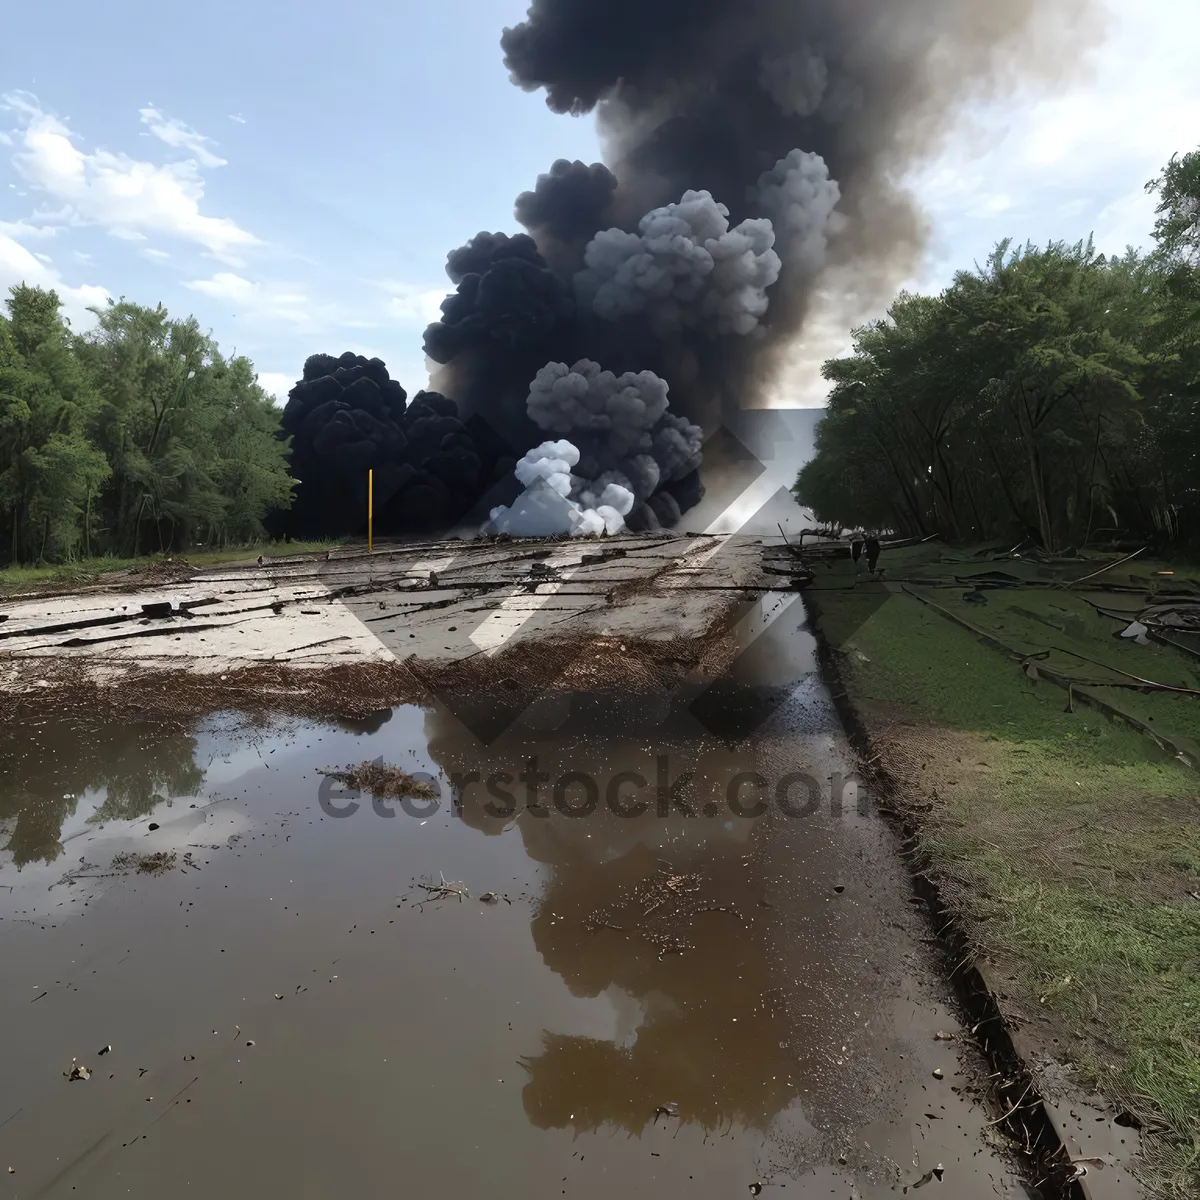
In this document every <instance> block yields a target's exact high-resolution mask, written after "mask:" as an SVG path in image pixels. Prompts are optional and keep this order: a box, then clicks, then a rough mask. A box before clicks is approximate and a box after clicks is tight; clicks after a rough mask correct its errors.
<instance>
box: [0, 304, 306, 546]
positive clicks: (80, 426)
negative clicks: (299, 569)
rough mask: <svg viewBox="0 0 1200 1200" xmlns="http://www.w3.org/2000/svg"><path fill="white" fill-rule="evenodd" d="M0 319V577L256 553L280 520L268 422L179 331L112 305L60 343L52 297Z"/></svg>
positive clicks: (208, 352)
mask: <svg viewBox="0 0 1200 1200" xmlns="http://www.w3.org/2000/svg"><path fill="white" fill-rule="evenodd" d="M7 309H8V316H7V318H6V317H3V316H0V562H12V563H30V562H67V561H72V560H74V559H76V558H79V557H90V556H94V555H104V554H110V555H119V556H127V555H137V554H142V553H147V552H150V551H169V550H180V549H186V548H189V547H192V546H194V545H196V544H197V543H200V544H205V545H218V546H224V545H230V544H236V543H240V542H247V541H252V540H255V539H258V538H261V537H262V535H263V532H264V526H263V522H264V519H265V518H266V516H267V514H268V513H269V512H271V511H272V510H276V509H281V508H287V507H288V506H289V505H290V504H291V492H292V482H291V479H290V477H289V475H288V471H287V443H286V441H285V440H283V439H282V437H281V436H280V426H279V416H280V414H279V410H278V409H276V408H275V406H274V404H273V403H272V401H271V399H270V397H269V396H267V394H266V393H265V392H264V391H263V390H262V388H260V387H259V386H258V384H257V382H256V381H255V375H254V368H253V366H252V365H251V363H250V362H249V360H247V359H246V358H242V357H235V358H231V359H225V358H224V357H222V355H221V354H220V352H219V350H218V348H217V346H216V344H215V343H214V342H213V341H212V339H211V338H210V337H208V336H207V335H205V334H204V333H202V332H201V330H200V328H199V326H198V325H197V324H196V322H195V320H194V319H192V318H189V319H187V320H182V321H180V320H173V319H171V318H170V317H169V316H168V314H167V312H166V310H165V309H164V308H163V307H162V306H161V305H159V306H158V307H156V308H144V307H141V306H138V305H135V304H131V303H128V302H126V301H124V300H122V301H120V302H114V301H109V303H108V305H107V306H106V307H105V308H102V309H95V310H93V311H94V312H95V313H96V317H97V322H98V324H97V327H96V329H95V330H93V331H91V332H90V333H88V334H85V335H83V336H78V335H74V334H72V333H71V331H70V330H69V328H68V326H67V323H66V322H65V321H64V320H63V318H62V316H61V314H60V312H59V300H58V297H57V296H56V295H55V293H54V292H49V291H43V290H41V289H37V288H29V287H24V286H22V287H17V288H13V289H12V291H11V294H10V299H9V300H8V302H7Z"/></svg>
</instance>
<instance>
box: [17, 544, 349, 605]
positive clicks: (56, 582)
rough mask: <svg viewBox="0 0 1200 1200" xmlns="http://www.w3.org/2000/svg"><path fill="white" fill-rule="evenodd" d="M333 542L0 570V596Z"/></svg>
mask: <svg viewBox="0 0 1200 1200" xmlns="http://www.w3.org/2000/svg"><path fill="white" fill-rule="evenodd" d="M336 544H337V543H335V542H263V543H260V544H255V545H252V546H237V547H233V548H230V549H225V550H197V551H194V552H192V553H190V554H173V555H165V554H149V555H142V556H141V557H139V558H117V557H115V556H112V555H106V556H104V557H103V558H85V559H78V560H76V561H75V562H69V563H58V564H53V565H50V564H44V563H43V564H38V565H36V566H15V567H4V568H0V596H2V595H6V594H7V595H11V594H13V593H16V592H25V591H30V590H33V589H37V588H42V587H51V588H53V587H70V586H75V585H80V584H86V583H91V582H94V581H96V580H98V579H100V578H101V577H102V576H104V575H115V574H118V573H120V572H129V571H138V570H140V569H145V568H150V567H153V566H154V564H156V563H165V562H168V561H169V562H172V563H182V564H186V565H188V566H193V567H211V566H218V565H220V564H221V563H232V562H249V561H251V560H253V559H255V558H257V557H258V555H260V554H261V555H263V556H264V557H266V558H287V557H290V556H292V555H296V554H316V553H319V552H321V551H324V550H328V549H329V548H330V547H331V546H333V545H336Z"/></svg>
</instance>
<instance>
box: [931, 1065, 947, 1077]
mask: <svg viewBox="0 0 1200 1200" xmlns="http://www.w3.org/2000/svg"><path fill="white" fill-rule="evenodd" d="M933 1077H934V1079H945V1078H946V1072H945V1071H943V1070H942V1068H941V1067H934V1068H933Z"/></svg>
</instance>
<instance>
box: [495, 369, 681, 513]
mask: <svg viewBox="0 0 1200 1200" xmlns="http://www.w3.org/2000/svg"><path fill="white" fill-rule="evenodd" d="M667 392H668V386H667V382H666V380H664V379H661V378H660V377H659V376H658V375H655V374H654V372H652V371H639V372H637V373H634V372H632V371H628V372H626V373H625V374H623V375H614V374H613V372H612V371H605V370H603V369H602V368H601V366H600V364H599V363H596V362H592V361H591V360H590V359H586V358H585V359H581V360H580V361H579V362H577V363H575V364H574V366H570V367H568V366H567V364H566V363H560V362H552V363H547V364H546V366H544V367H543V368H542V369H541V370H540V371H539V372H538V373H537V375H536V377H535V378H534V381H533V385H532V387H531V388H530V389H529V395H528V397H527V399H526V409H527V411H528V414H529V417H530V419H531V420H532V421H533V422H534V424H536V425H537V426H538V428H539V429H541V430H543V431H544V432H545V433H549V434H559V435H564V437H563V440H559V441H546V442H543V443H542V444H541V445H540V446H538V447H536V448H535V449H534V450H531V451H530V452H529V454H527V455H526V456H525V457H524V458H523V459H522V460H521V461H520V462H519V463H518V464H517V468H516V476H517V478H518V479H519V480H520V481H521V482H522V483H523V484H525V485H526V486H527V487H528V486H529V485H530V484H532V483H533V481H534V479H539V480H542V481H544V482H546V483H548V484H549V485H550V486H551V488H552V489H553V490H554V491H555V492H557V493H558V494H559V495H560V496H562V497H564V498H565V499H567V500H569V501H570V502H571V503H572V504H573V505H574V506H575V507H576V508H577V509H578V510H580V511H581V512H584V513H591V512H596V513H598V514H599V520H597V519H589V520H587V521H585V522H583V523H582V524H580V523H578V522H575V521H574V520H573V519H571V518H570V517H569V515H567V516H566V518H565V519H568V520H570V521H571V527H570V528H569V529H564V530H562V532H572V533H593V532H600V531H601V530H600V528H597V527H596V526H597V525H599V524H601V523H602V527H603V530H604V531H605V532H607V533H615V532H616V531H617V530H618V529H619V528H621V526H622V525H624V524H626V523H628V524H629V525H630V526H632V527H633V528H636V529H652V528H657V527H658V526H659V525H673V524H674V523H675V522H676V521H678V520H679V516H680V513H681V510H682V509H684V508H687V507H690V506H691V505H692V504H694V503H695V502H696V500H697V499H699V494H700V493H699V485H698V481H697V479H696V472H697V469H698V467H699V466H700V457H701V442H702V439H703V433H702V431H701V429H700V427H699V426H697V425H693V424H692V423H691V422H690V421H688V420H687V419H686V418H685V417H680V416H678V415H676V414H674V413H671V412H669V411H668V407H669V400H668V396H667ZM542 500H544V501H545V502H546V503H548V504H550V505H551V506H553V504H554V502H553V500H550V499H549V498H546V497H542ZM531 503H532V501H531ZM544 507H545V504H541V503H539V505H538V506H537V523H539V524H540V523H541V521H542V515H543V509H544ZM605 510H610V511H605ZM612 510H615V512H614V511H612ZM618 514H619V517H620V518H621V519H617V520H614V516H616V515H618ZM491 525H492V527H493V528H494V529H496V531H497V532H508V533H516V532H528V533H532V532H533V528H532V525H530V524H529V522H528V521H526V522H522V519H521V515H520V513H518V512H517V511H515V506H514V510H513V511H509V510H507V509H504V510H501V509H497V510H496V511H495V512H493V513H492V516H491Z"/></svg>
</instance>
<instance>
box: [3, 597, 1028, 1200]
mask: <svg viewBox="0 0 1200 1200" xmlns="http://www.w3.org/2000/svg"><path fill="white" fill-rule="evenodd" d="M755 622H757V623H755ZM751 626H752V628H750V630H749V633H748V634H747V635H746V636H745V639H744V640H745V644H746V646H747V650H746V653H744V654H743V655H742V656H741V657H740V658H739V659H738V661H737V664H736V666H735V671H734V675H733V677H732V678H731V679H730V680H728V681H724V682H722V683H720V684H719V685H716V686H712V685H705V684H704V683H703V682H696V683H693V684H690V685H688V686H686V687H681V688H680V689H679V690H678V691H676V692H674V693H670V694H662V695H651V696H631V695H604V694H594V693H591V694H577V695H568V696H554V697H549V698H547V699H545V700H544V701H540V702H536V703H534V704H533V705H531V706H529V707H526V708H524V709H522V710H521V711H515V712H509V713H505V714H502V717H501V718H495V716H494V714H493V717H492V719H489V720H486V721H481V720H480V719H479V714H478V711H477V709H476V708H475V707H473V706H471V705H470V704H455V703H453V702H452V704H451V706H450V707H446V706H444V705H441V706H438V707H436V708H433V709H429V710H425V711H423V710H420V709H416V708H400V709H396V710H394V711H390V712H385V713H381V714H379V715H378V716H376V717H375V718H373V719H372V720H369V721H365V722H347V723H345V724H344V725H343V726H332V725H327V726H318V725H314V724H298V723H292V724H290V725H273V726H268V727H265V728H264V727H258V728H254V727H250V726H248V725H247V724H246V723H245V722H244V721H243V720H240V719H237V718H233V717H229V716H226V717H220V718H216V719H213V718H209V719H207V720H205V721H203V722H199V723H195V724H192V725H186V726H182V727H181V726H174V725H172V726H166V725H153V724H148V725H144V726H138V725H136V724H124V725H122V726H120V727H117V728H114V727H111V726H104V725H102V724H96V725H94V726H87V725H86V724H84V723H81V722H78V721H75V722H73V723H71V724H66V723H64V722H62V721H56V720H54V719H52V718H51V717H49V716H47V717H44V718H40V719H39V720H38V721H37V722H35V723H31V724H30V725H29V727H27V728H23V729H21V730H9V731H7V733H6V734H5V735H4V740H3V742H2V743H0V779H2V780H3V782H2V783H0V846H3V847H7V849H5V850H3V851H0V918H2V919H0V961H2V962H3V963H4V970H3V974H2V977H0V1029H3V1031H4V1033H3V1035H2V1036H0V1046H2V1062H3V1069H2V1070H0V1195H2V1196H11V1197H36V1196H47V1197H65V1196H70V1195H84V1196H88V1197H98V1198H106V1197H116V1196H134V1197H151V1196H153V1197H161V1196H177V1195H195V1196H216V1195H222V1196H226V1197H230V1198H237V1197H261V1196H276V1195H279V1196H289V1197H329V1196H355V1197H374V1196H385V1195H387V1196H391V1195H395V1194H398V1193H399V1194H404V1195H408V1194H424V1195H432V1194H438V1195H447V1196H455V1197H475V1196H479V1197H485V1196H486V1197H489V1198H493V1197H507V1196H513V1197H522V1198H525V1197H530V1196H533V1197H543V1196H545V1197H549V1196H558V1195H566V1196H575V1197H596V1198H600V1197H605V1198H607V1197H611V1196H614V1195H618V1194H623V1195H628V1196H635V1197H641V1196H647V1197H649V1196H654V1197H664V1196H665V1197H676V1196H678V1197H696V1198H702V1197H737V1196H744V1195H755V1194H759V1192H760V1190H761V1192H762V1194H768V1195H770V1194H780V1195H783V1196H789V1195H790V1196H800V1197H818V1196H820V1197H825V1196H832V1197H846V1198H849V1197H859V1198H860V1200H869V1198H872V1197H883V1196H892V1195H900V1194H906V1189H907V1190H908V1191H912V1190H913V1189H918V1190H919V1194H920V1195H922V1196H927V1195H939V1194H940V1195H944V1196H952V1197H955V1200H974V1198H976V1197H994V1196H1002V1197H1007V1196H1020V1195H1023V1194H1024V1193H1023V1192H1022V1190H1021V1186H1020V1184H1019V1183H1018V1181H1017V1179H1016V1175H1015V1173H1014V1171H1013V1169H1012V1167H1011V1165H1010V1164H1009V1161H1008V1159H1007V1157H1006V1156H1005V1154H1004V1152H1003V1150H1002V1148H1001V1147H1000V1146H999V1137H998V1135H996V1134H995V1133H994V1131H993V1127H992V1126H991V1125H990V1124H989V1122H990V1121H992V1120H993V1119H994V1117H995V1116H997V1115H998V1114H996V1113H991V1112H989V1111H987V1110H986V1109H985V1108H984V1107H983V1106H982V1105H981V1103H979V1102H978V1096H979V1094H980V1092H981V1088H982V1080H983V1076H984V1075H985V1073H986V1069H985V1068H984V1067H983V1066H982V1064H981V1063H980V1062H979V1061H977V1060H976V1058H975V1056H974V1053H973V1051H972V1050H971V1048H970V1044H969V1040H968V1039H966V1038H965V1035H964V1032H963V1030H962V1029H961V1027H960V1026H959V1024H958V1022H957V1020H956V1018H955V1016H954V1014H953V1011H952V1009H951V1007H950V1006H949V1004H948V1001H947V994H946V992H945V989H944V985H943V984H942V983H940V982H939V980H940V978H941V967H940V966H939V964H938V963H937V962H936V961H935V959H934V957H933V950H932V948H931V946H930V945H929V944H928V943H929V941H930V932H929V928H928V926H927V924H926V923H925V921H924V918H923V916H922V914H921V910H920V909H919V907H918V906H917V905H916V904H915V903H914V902H913V897H912V893H911V890H910V888H909V885H908V883H907V880H906V877H905V874H904V869H903V867H902V865H901V863H900V860H899V858H898V856H897V853H896V846H895V843H894V839H893V835H892V833H891V831H890V830H889V828H888V827H887V826H886V824H885V823H884V822H883V821H882V820H880V819H879V817H878V816H876V815H875V814H874V813H873V812H872V810H871V807H870V803H869V798H868V797H865V796H863V795H861V794H860V793H859V791H858V789H857V788H856V786H855V784H854V783H853V781H852V780H850V779H849V778H848V777H849V776H850V758H849V753H848V751H847V749H846V746H845V743H844V739H843V736H842V733H841V730H840V729H839V727H838V725H837V722H836V719H835V717H834V714H833V711H832V708H831V705H830V702H829V699H828V696H827V694H826V693H825V691H824V689H823V687H822V685H821V684H820V682H819V681H818V679H817V676H816V674H815V667H814V662H813V658H812V643H811V641H810V639H809V637H808V635H807V633H806V632H805V631H804V629H803V628H802V626H803V616H802V609H801V606H800V605H799V603H798V602H796V598H795V597H794V596H786V597H780V596H775V597H768V598H767V600H765V601H764V602H763V607H762V609H761V610H759V612H758V613H757V616H756V617H755V618H754V619H753V620H751ZM375 758H383V759H384V760H386V761H388V762H390V763H395V764H397V765H399V766H402V767H403V768H404V769H405V770H406V771H409V772H412V773H419V774H427V775H428V776H429V777H431V778H432V779H434V780H435V781H436V782H437V785H438V788H439V792H440V795H441V800H440V801H439V802H437V803H436V804H435V803H432V802H428V801H425V800H414V801H404V802H396V801H386V802H384V801H380V802H373V801H372V799H371V798H370V797H368V796H354V795H350V794H347V793H346V791H345V789H344V788H343V787H342V786H341V785H338V784H336V783H334V782H333V781H332V780H330V779H329V778H328V777H327V776H323V775H322V774H320V771H322V770H325V769H332V768H335V767H339V766H345V765H348V764H355V763H359V762H362V761H364V760H370V759H375ZM130 853H136V854H139V855H161V856H162V857H159V858H157V859H155V860H153V862H151V863H149V864H148V865H150V866H152V867H153V868H154V869H153V870H148V871H145V872H143V871H140V870H138V869H137V865H136V860H130V859H119V860H118V862H119V863H123V864H124V865H123V866H121V867H120V868H119V869H115V870H114V868H113V866H112V863H113V860H114V858H115V857H117V856H118V855H122V854H130ZM171 855H174V856H175V857H174V858H173V859H172V858H171V857H170V856H171ZM939 1035H941V1036H939ZM107 1047H111V1049H108V1050H106V1048H107ZM102 1050H105V1052H104V1053H101V1051H102ZM75 1064H79V1065H82V1066H84V1067H85V1068H86V1069H87V1070H88V1072H89V1078H87V1079H76V1080H74V1081H70V1080H69V1079H68V1078H67V1076H68V1075H69V1074H70V1073H71V1071H72V1067H73V1065H75ZM10 1166H11V1167H12V1168H14V1173H12V1174H5V1173H3V1172H4V1171H5V1169H6V1168H8V1167H10ZM925 1188H929V1189H931V1190H930V1191H928V1192H927V1191H924V1190H923V1189H925Z"/></svg>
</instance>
